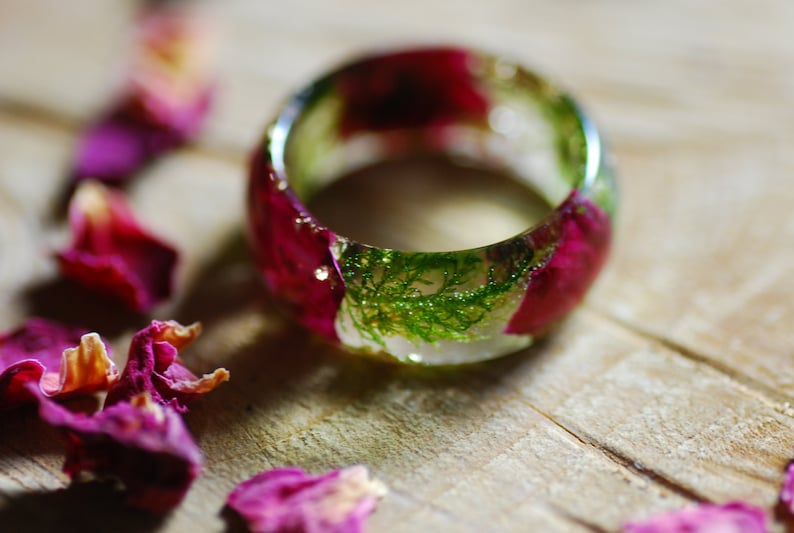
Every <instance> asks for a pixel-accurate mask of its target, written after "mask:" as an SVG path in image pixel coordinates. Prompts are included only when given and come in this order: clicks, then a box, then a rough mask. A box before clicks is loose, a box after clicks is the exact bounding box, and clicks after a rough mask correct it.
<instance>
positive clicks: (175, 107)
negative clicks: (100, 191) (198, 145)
mask: <svg viewBox="0 0 794 533" xmlns="http://www.w3.org/2000/svg"><path fill="white" fill-rule="evenodd" d="M211 22H212V21H211V19H209V18H208V17H205V16H203V15H202V13H200V12H198V11H195V10H189V9H185V8H176V7H159V8H157V9H152V10H149V11H146V12H144V14H143V16H142V17H141V18H140V20H139V22H138V25H137V28H136V32H135V46H134V48H133V51H132V61H131V68H130V72H129V75H128V78H129V79H128V83H127V86H126V89H125V92H124V95H123V96H122V97H121V98H120V99H119V102H118V103H117V104H116V105H115V106H114V107H113V108H112V109H111V110H110V111H109V112H108V113H107V114H106V115H105V116H104V117H102V118H100V119H99V120H98V121H97V122H96V123H94V124H93V125H92V126H90V127H89V128H88V129H87V130H86V132H85V133H84V134H83V136H82V138H81V140H80V143H79V146H78V150H77V158H76V162H75V170H74V179H75V180H77V181H80V180H85V179H98V180H101V181H106V182H121V181H124V180H126V179H128V178H130V177H131V176H132V175H133V174H134V173H135V172H136V171H137V170H139V169H140V168H141V167H142V166H144V165H145V164H146V163H148V162H149V161H151V160H152V159H154V158H155V157H157V156H159V155H161V154H163V153H165V152H167V151H169V150H172V149H174V148H176V147H178V146H181V145H182V144H184V143H186V142H188V141H190V140H192V139H193V138H194V137H195V136H196V135H197V134H198V133H199V131H200V130H201V127H202V126H203V124H204V122H205V119H206V116H207V112H208V111H209V109H210V107H211V105H212V100H213V95H214V92H215V89H214V83H213V76H214V72H213V70H214V69H213V64H214V57H213V56H214V49H215V38H214V33H215V32H214V27H213V25H212V24H211Z"/></svg>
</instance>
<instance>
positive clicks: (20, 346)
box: [0, 318, 119, 410]
mask: <svg viewBox="0 0 794 533" xmlns="http://www.w3.org/2000/svg"><path fill="white" fill-rule="evenodd" d="M118 377H119V372H118V369H117V368H116V365H115V364H114V363H113V361H112V360H111V358H110V349H109V348H108V346H107V345H106V344H105V342H104V341H103V340H102V339H101V338H100V336H99V335H97V334H96V333H88V332H86V331H85V330H82V329H78V328H74V327H70V326H66V325H63V324H60V323H58V322H52V321H49V320H44V319H39V318H32V319H29V320H27V321H26V322H25V323H24V324H22V325H21V326H20V327H18V328H17V329H15V330H14V331H10V332H7V333H4V334H1V335H0V410H2V409H8V408H11V407H15V406H18V405H21V404H24V403H29V402H32V401H33V400H34V396H33V395H32V394H31V393H30V392H29V389H28V386H29V385H30V384H34V385H36V386H37V387H38V390H39V392H40V393H41V394H43V395H44V396H46V397H51V398H63V397H67V396H75V395H78V394H88V393H92V392H95V391H99V390H105V389H107V388H108V387H109V386H110V385H112V384H113V383H114V382H116V381H117V380H118Z"/></svg>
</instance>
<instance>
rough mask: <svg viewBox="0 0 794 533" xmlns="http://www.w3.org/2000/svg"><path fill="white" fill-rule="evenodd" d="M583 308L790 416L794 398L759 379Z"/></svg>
mask: <svg viewBox="0 0 794 533" xmlns="http://www.w3.org/2000/svg"><path fill="white" fill-rule="evenodd" d="M587 310H588V311H590V312H591V313H593V314H595V315H596V316H598V317H600V318H602V319H605V320H607V321H609V322H611V323H612V324H615V325H617V326H619V327H621V328H622V329H624V330H627V331H628V332H630V333H632V334H634V335H636V336H638V337H641V338H643V339H645V340H649V341H651V342H653V343H655V344H658V345H659V346H662V347H663V348H666V349H668V350H670V351H673V352H675V353H677V354H679V355H681V356H682V357H684V358H686V359H688V360H690V361H693V362H695V363H699V364H702V365H705V366H707V367H709V368H711V369H712V370H715V371H716V372H719V373H720V374H722V375H724V376H726V377H727V378H729V379H731V380H732V381H735V382H736V383H738V384H739V385H741V386H742V387H743V388H744V389H745V390H746V391H747V392H748V393H750V394H752V396H753V397H755V398H756V399H758V400H759V401H761V402H763V403H764V404H766V405H768V406H769V407H771V408H772V409H774V410H775V411H776V412H778V413H781V414H784V415H786V416H789V417H792V418H794V410H792V408H791V407H790V404H791V403H792V402H794V398H792V397H791V396H789V395H787V394H784V393H782V392H780V391H778V390H776V389H775V388H773V387H770V386H769V385H767V384H765V383H763V382H762V381H759V380H758V379H756V378H754V377H752V376H749V375H747V374H745V373H744V372H741V371H740V370H737V369H735V368H733V367H731V366H729V365H727V364H725V363H723V362H721V361H720V360H719V359H717V358H715V357H713V356H710V355H708V354H704V353H701V352H698V351H697V350H695V349H693V348H690V347H688V346H685V345H684V344H681V343H680V342H678V341H675V340H673V339H670V338H668V337H664V336H661V335H658V334H656V333H653V332H651V331H647V330H645V329H642V328H641V327H639V326H637V325H636V324H632V323H631V322H628V321H626V320H624V319H622V318H619V317H616V316H614V315H612V314H610V313H608V312H606V311H603V310H601V309H598V308H595V307H592V306H589V305H588V306H587Z"/></svg>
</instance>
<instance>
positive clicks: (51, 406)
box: [39, 393, 202, 513]
mask: <svg viewBox="0 0 794 533" xmlns="http://www.w3.org/2000/svg"><path fill="white" fill-rule="evenodd" d="M39 414H40V416H41V418H42V419H44V420H45V421H46V422H48V423H49V424H51V425H52V426H54V427H57V428H59V429H62V430H63V431H64V432H65V434H66V437H67V449H66V461H65V463H64V466H63V470H64V472H66V473H67V474H69V476H71V477H74V476H75V475H77V474H78V473H80V472H84V471H86V472H91V473H93V474H94V475H96V476H100V477H103V476H115V477H117V478H118V479H119V480H121V481H122V482H123V483H124V486H125V487H126V490H127V501H128V503H129V504H130V505H132V506H134V507H138V508H141V509H145V510H147V511H151V512H155V513H163V512H166V511H169V510H171V509H173V508H174V507H175V506H176V505H177V504H178V503H179V502H180V501H182V498H183V497H184V495H185V493H186V492H187V490H188V489H189V488H190V485H191V484H192V483H193V480H194V479H196V477H197V476H198V475H199V473H200V471H201V464H202V456H201V451H200V450H199V448H198V446H196V443H195V442H194V441H193V437H191V435H190V433H189V432H188V430H187V428H186V427H185V423H184V422H183V420H182V417H181V416H179V414H178V413H176V411H174V410H173V409H171V408H170V407H168V406H160V405H158V404H156V403H154V402H152V400H151V398H150V397H149V395H148V394H146V393H144V394H141V395H139V396H136V397H134V398H133V399H132V401H131V402H129V403H127V402H124V403H120V404H118V405H114V406H113V407H110V408H108V409H105V410H104V411H99V412H98V413H96V414H94V415H93V416H88V415H84V414H80V413H72V412H71V411H69V410H68V409H66V408H64V407H61V406H60V405H58V404H56V403H55V402H52V401H50V400H47V399H46V398H41V401H40V404H39Z"/></svg>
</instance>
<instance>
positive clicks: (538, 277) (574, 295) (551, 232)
mask: <svg viewBox="0 0 794 533" xmlns="http://www.w3.org/2000/svg"><path fill="white" fill-rule="evenodd" d="M610 235H611V229H610V221H609V217H607V215H606V213H604V212H603V211H602V210H601V208H599V207H598V206H597V205H595V204H594V203H593V202H591V201H590V200H588V199H587V198H586V197H584V196H582V195H581V194H580V193H579V192H577V191H573V192H572V193H571V194H570V196H569V197H568V199H566V200H565V202H564V203H563V204H562V205H561V206H560V207H559V209H558V210H557V215H556V216H555V217H554V218H553V219H552V220H550V221H549V222H548V223H547V224H546V225H545V226H543V227H542V228H540V229H539V230H536V231H535V232H533V238H534V239H535V241H536V242H535V243H534V244H535V246H537V247H539V248H542V247H544V246H547V245H548V243H549V242H553V241H555V240H557V241H558V244H557V249H556V250H555V251H554V254H553V255H552V257H551V259H550V260H549V261H548V262H547V263H546V264H544V265H543V266H541V267H540V268H538V269H537V270H535V271H533V272H532V275H531V277H530V279H529V284H528V285H527V289H526V292H525V294H524V298H523V299H522V300H521V305H520V306H519V308H518V310H517V311H516V312H515V314H514V315H513V316H512V318H511V319H510V322H509V323H508V325H507V327H506V328H505V333H516V334H526V333H529V334H533V335H535V334H538V333H542V332H543V331H544V330H546V329H548V328H549V326H551V325H553V324H554V323H555V322H557V321H559V320H560V319H562V318H563V317H564V316H565V315H566V314H568V312H570V311H571V310H572V309H573V308H574V307H576V305H577V304H578V303H579V302H580V301H581V300H582V298H584V295H585V293H586V292H587V289H588V288H590V285H591V284H592V283H593V280H595V278H596V276H597V275H598V273H599V271H600V270H601V267H602V266H603V265H604V262H605V261H606V257H607V253H608V251H609V245H610Z"/></svg>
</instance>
